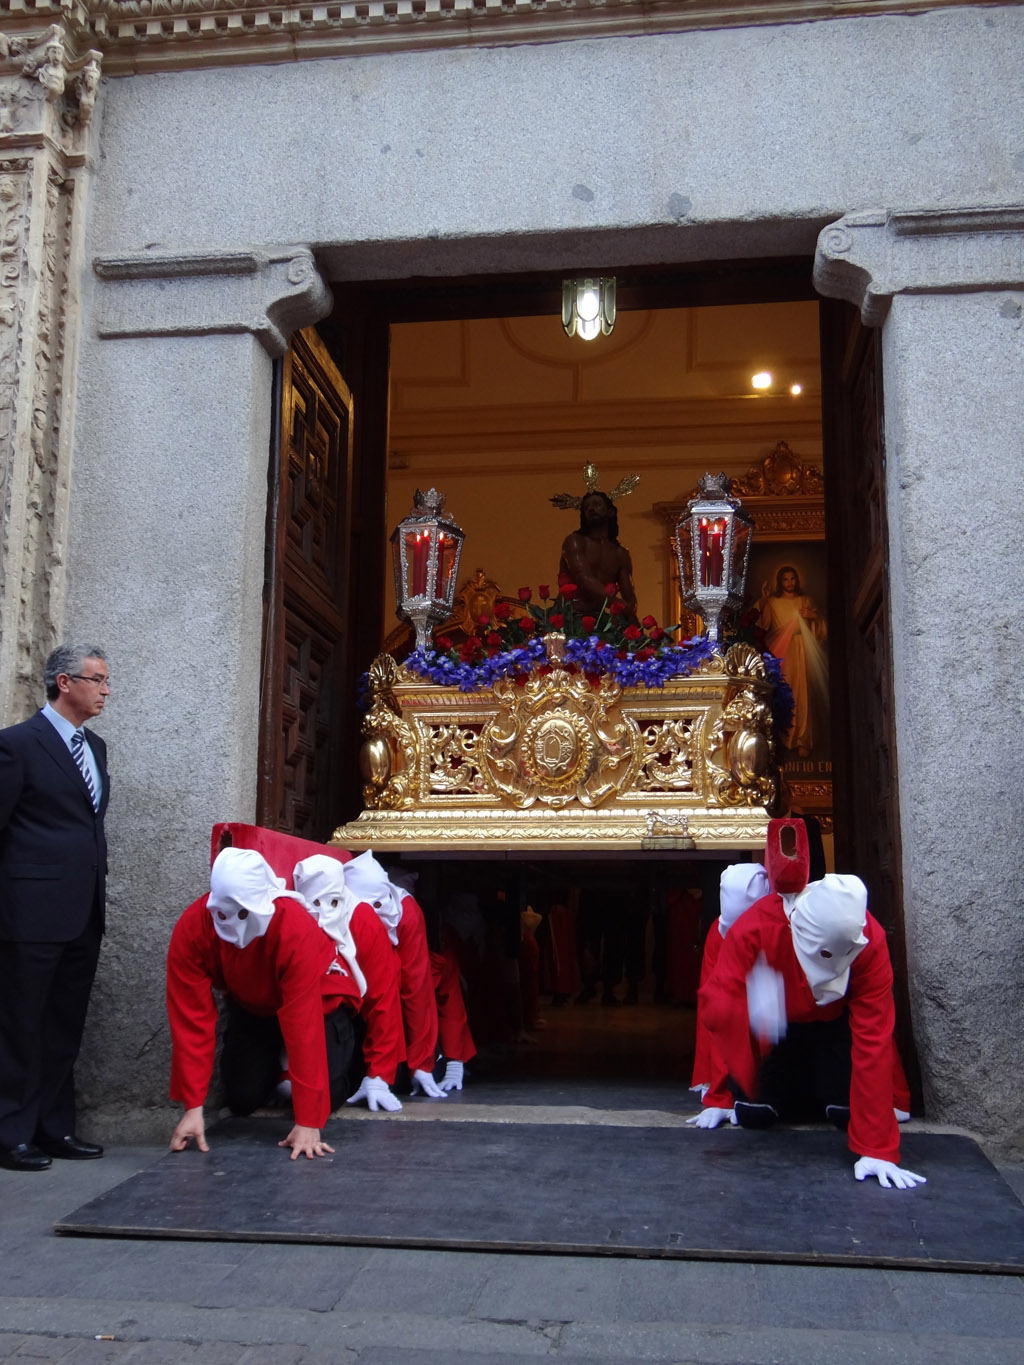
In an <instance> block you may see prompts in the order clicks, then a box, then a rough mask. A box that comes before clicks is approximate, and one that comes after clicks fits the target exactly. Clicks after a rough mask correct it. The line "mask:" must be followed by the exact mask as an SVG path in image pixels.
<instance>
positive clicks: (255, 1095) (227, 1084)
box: [220, 1000, 362, 1115]
mask: <svg viewBox="0 0 1024 1365" xmlns="http://www.w3.org/2000/svg"><path fill="white" fill-rule="evenodd" d="M359 1032H361V1031H359ZM359 1032H357V1029H356V1020H355V1019H354V1017H353V1015H352V1013H351V1011H350V1010H348V1009H346V1007H345V1006H344V1005H341V1006H339V1007H338V1009H336V1010H335V1011H334V1013H333V1014H325V1015H324V1041H325V1043H326V1045H327V1075H328V1077H329V1080H330V1087H331V1108H332V1109H337V1107H338V1105H340V1104H343V1103H344V1102H345V1100H346V1099H347V1098H348V1096H349V1095H350V1094H351V1093H352V1091H353V1090H355V1089H356V1088H357V1086H358V1084H359V1081H358V1079H357V1080H356V1082H355V1084H352V1075H353V1073H354V1072H358V1071H359V1069H360V1068H361V1066H362V1050H361V1047H360V1041H361V1039H360V1037H359ZM283 1047H284V1038H283V1036H282V1034H281V1025H280V1024H279V1023H278V1022H277V1016H276V1015H273V1014H272V1015H269V1016H262V1015H256V1014H250V1013H249V1012H248V1010H244V1009H243V1008H242V1006H241V1005H239V1004H238V1002H237V1001H234V1000H229V1001H228V1002H227V1027H226V1028H225V1031H224V1047H223V1049H222V1051H221V1056H220V1072H221V1080H222V1081H223V1083H224V1095H225V1099H226V1100H227V1104H228V1108H229V1109H230V1110H231V1112H232V1113H233V1114H239V1115H241V1114H251V1113H252V1111H253V1110H254V1109H259V1108H260V1106H261V1105H264V1104H266V1103H267V1101H268V1100H269V1099H270V1098H271V1097H272V1096H273V1094H274V1087H275V1086H276V1085H277V1082H278V1078H279V1077H280V1074H281V1060H280V1059H281V1049H282V1048H283ZM360 1075H361V1072H360Z"/></svg>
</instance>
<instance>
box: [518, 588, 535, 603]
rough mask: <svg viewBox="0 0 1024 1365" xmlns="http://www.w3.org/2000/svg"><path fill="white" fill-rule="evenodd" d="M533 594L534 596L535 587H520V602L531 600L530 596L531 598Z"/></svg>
mask: <svg viewBox="0 0 1024 1365" xmlns="http://www.w3.org/2000/svg"><path fill="white" fill-rule="evenodd" d="M532 596H533V589H532V588H520V589H519V600H520V602H529V600H530V598H531V597H532Z"/></svg>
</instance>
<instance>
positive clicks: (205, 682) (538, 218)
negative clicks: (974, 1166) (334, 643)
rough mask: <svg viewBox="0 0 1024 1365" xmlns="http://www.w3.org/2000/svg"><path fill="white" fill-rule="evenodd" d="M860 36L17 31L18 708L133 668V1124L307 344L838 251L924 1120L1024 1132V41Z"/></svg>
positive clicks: (411, 17) (132, 5)
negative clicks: (879, 581)
mask: <svg viewBox="0 0 1024 1365" xmlns="http://www.w3.org/2000/svg"><path fill="white" fill-rule="evenodd" d="M835 8H836V7H835V6H833V5H813V4H807V5H798V4H789V5H786V4H783V5H778V6H765V5H761V6H758V7H756V8H755V7H749V6H743V5H738V4H734V5H731V6H726V5H723V4H715V3H712V2H711V0H708V3H706V4H704V5H703V6H697V7H693V6H690V5H687V4H684V3H674V2H673V0H664V2H663V3H662V4H660V5H655V6H650V5H640V4H631V3H628V2H627V0H621V3H618V4H605V5H587V6H584V5H581V4H576V5H557V6H556V5H554V4H553V3H546V4H540V5H531V6H525V5H521V4H518V3H513V2H512V0H506V2H504V3H500V4H490V3H484V2H483V0H465V3H452V4H446V3H442V0H438V3H437V4H432V3H431V0H423V3H422V4H420V3H417V0H408V3H406V0H396V3H395V4H393V5H391V4H387V3H379V4H378V3H376V2H374V3H368V4H333V5H332V4H326V5H323V6H316V5H312V6H308V7H303V6H299V7H295V8H292V9H282V8H275V9H270V8H267V7H262V6H260V5H257V4H242V3H236V0H230V3H229V0H219V3H218V2H217V0H207V3H201V2H200V0H128V2H127V3H115V0H97V3H94V4H93V5H92V6H86V5H84V4H83V5H82V6H80V7H79V8H77V9H76V8H74V7H73V6H65V8H63V9H61V10H59V11H58V10H56V9H55V10H54V16H53V22H54V24H55V26H56V27H55V29H54V30H46V29H43V28H42V27H41V26H40V14H41V13H43V12H45V10H46V7H45V6H36V7H35V8H34V9H33V10H32V11H31V12H29V11H27V10H26V9H25V8H24V7H23V6H22V5H20V4H18V5H15V3H14V0H3V4H2V8H0V13H3V15H4V18H5V20H7V19H8V18H10V20H11V22H10V24H5V31H8V32H9V33H10V34H11V35H12V36H10V37H9V38H8V40H7V41H6V45H5V46H4V48H3V65H2V67H0V91H2V92H3V100H4V103H3V105H2V113H0V118H2V122H0V156H2V158H3V164H2V166H0V196H2V197H0V213H2V214H3V215H4V217H3V223H4V231H3V236H2V239H0V249H2V251H3V253H4V255H3V266H2V268H3V275H2V278H0V290H6V291H7V293H6V296H5V297H4V299H3V301H2V303H0V347H3V346H5V345H7V346H12V345H13V346H14V352H13V353H14V354H16V355H17V364H16V367H15V369H14V371H13V373H14V380H13V381H9V380H8V378H7V376H8V374H9V373H10V371H9V369H8V368H7V367H5V369H4V372H3V381H2V382H3V383H4V384H5V387H4V388H3V389H2V390H0V421H3V420H4V419H5V418H7V419H8V423H7V427H6V434H5V432H4V429H0V460H2V462H3V463H2V466H0V477H2V479H3V485H2V486H3V507H4V512H3V518H4V519H3V542H2V544H3V556H4V559H3V569H4V588H3V597H2V600H0V608H2V612H3V614H2V616H0V629H2V632H3V633H2V637H0V640H2V643H0V662H2V664H3V683H2V694H3V698H4V703H5V708H6V709H5V712H4V715H5V718H6V719H7V720H14V719H19V718H20V716H21V715H23V714H24V713H25V710H26V709H27V706H28V704H29V700H30V694H31V693H32V685H31V679H32V677H33V676H35V674H36V671H37V669H38V664H39V661H40V659H41V657H42V655H43V654H44V653H45V650H46V647H47V646H48V645H49V643H51V642H52V640H53V639H54V638H55V637H56V636H57V635H59V634H61V633H62V631H63V629H64V627H65V625H66V624H67V625H68V626H69V627H72V628H73V631H74V633H75V634H83V633H84V634H86V635H89V636H90V637H96V638H99V639H101V640H104V641H106V642H107V645H108V648H109V650H110V653H111V658H112V660H113V668H112V672H113V674H114V680H115V693H114V697H113V699H112V704H111V710H110V716H109V717H108V718H105V720H104V729H105V733H106V736H107V738H108V740H109V742H110V745H111V755H112V770H113V776H114V789H113V790H114V800H113V803H112V806H111V813H110V817H109V823H110V833H111V836H112V839H111V843H112V848H113V850H114V852H113V865H112V880H111V933H110V936H109V941H108V944H107V946H106V948H105V950H104V957H103V961H102V963H101V973H100V979H99V981H98V985H97V991H96V996H95V1006H94V1009H93V1012H92V1016H91V1021H90V1028H89V1033H88V1036H87V1043H86V1055H85V1057H84V1059H83V1067H82V1079H83V1082H84V1087H85V1096H84V1098H85V1101H86V1104H87V1105H88V1107H89V1108H90V1109H91V1111H92V1119H93V1124H94V1125H95V1127H96V1129H97V1130H98V1131H99V1130H103V1129H107V1130H108V1131H110V1130H113V1129H114V1128H115V1126H116V1129H117V1131H118V1132H122V1133H123V1132H124V1131H126V1129H125V1126H124V1125H125V1123H126V1122H127V1124H128V1125H129V1130H131V1131H135V1132H142V1131H144V1130H145V1131H149V1130H150V1129H152V1130H153V1131H156V1130H160V1131H162V1127H163V1126H164V1125H166V1123H167V1121H168V1115H167V1113H166V1111H165V1110H164V1109H162V1108H161V1106H162V1105H163V1099H162V1097H163V1096H164V1095H165V1093H166V1076H167V1036H166V1024H165V1021H164V1015H163V1002H162V988H161V975H162V953H163V947H164V945H165V944H166V940H167V936H168V934H169V930H170V926H171V924H172V923H173V920H174V918H175V916H176V915H177V913H178V912H179V911H180V909H181V908H182V907H183V905H184V904H185V903H186V902H187V901H188V900H189V899H191V897H192V896H194V895H195V894H196V893H197V891H199V890H201V888H202V885H203V882H204V873H205V864H206V860H205V856H204V855H205V843H206V840H207V838H208V835H209V829H210V826H211V824H212V823H213V822H214V821H215V820H218V819H242V820H244V819H248V818H251V817H252V814H253V811H254V801H255V772H256V747H257V739H256V721H257V716H258V708H259V682H260V658H259V640H260V611H261V594H262V588H263V519H264V514H265V507H266V469H267V448H268V438H269V421H270V372H271V364H270V357H271V356H272V355H274V354H277V353H279V351H280V349H281V347H282V345H283V344H284V342H285V341H286V339H287V336H288V334H289V333H290V331H291V330H292V329H294V328H296V327H299V326H302V325H305V324H306V323H309V322H311V321H314V320H315V319H316V318H318V317H320V316H322V315H323V314H324V312H325V311H326V310H327V308H328V307H329V295H328V292H327V288H326V283H325V282H329V281H331V280H340V279H384V278H406V277H408V276H411V275H415V274H429V275H438V276H444V275H460V274H469V273H474V272H483V273H494V274H500V273H503V272H506V273H507V272H509V271H518V270H530V269H548V270H550V269H568V268H571V267H573V266H576V265H593V264H594V262H599V263H600V262H603V261H619V262H631V263H636V264H640V263H645V262H657V263H666V264H674V263H683V262H688V261H701V260H717V261H723V260H728V259H735V258H741V257H747V258H749V257H757V256H760V257H772V256H778V255H783V254H792V253H801V252H803V253H806V254H808V255H810V254H812V253H813V252H814V250H815V247H816V245H817V266H816V275H815V278H816V281H817V284H818V287H819V289H820V290H821V291H822V292H823V293H827V294H837V295H839V296H841V297H845V298H848V299H852V300H854V301H855V302H857V303H858V305H859V306H860V307H861V309H862V314H863V317H864V319H865V321H866V322H867V323H868V324H869V325H872V326H879V327H881V328H882V332H883V350H884V376H885V408H886V421H887V450H888V488H887V492H888V502H889V509H888V510H889V521H890V542H891V543H890V573H891V581H892V627H893V642H894V645H893V648H894V669H895V685H896V704H897V715H896V721H897V740H898V745H899V754H900V757H899V781H900V791H901V803H902V821H903V845H904V882H905V912H906V921H907V934H908V948H909V952H910V958H911V970H912V982H911V986H912V992H913V1003H914V1009H915V1026H916V1028H917V1032H918V1037H919V1041H920V1044H921V1051H922V1062H923V1066H924V1072H925V1085H926V1099H927V1101H928V1105H929V1113H930V1117H933V1118H936V1119H942V1120H944V1121H947V1122H958V1123H962V1124H965V1125H967V1126H970V1127H974V1128H976V1129H978V1130H979V1131H982V1132H984V1134H985V1135H986V1136H987V1137H989V1138H990V1139H991V1140H992V1141H993V1142H995V1143H998V1144H1001V1145H1003V1146H1007V1147H1009V1146H1013V1145H1015V1144H1016V1145H1018V1146H1020V1145H1021V1144H1022V1143H1024V1100H1022V1098H1021V1095H1020V1093H1019V1088H1018V1087H1015V1086H1013V1085H1012V1084H1009V1083H1007V1077H1008V1075H1009V1076H1010V1077H1012V1074H1013V1049H1014V1046H1015V1043H1016V1039H1017V1038H1018V1037H1019V1036H1020V1034H1021V1025H1022V1023H1024V1019H1022V1012H1024V1010H1022V1005H1021V1003H1020V1001H1021V993H1020V990H1019V981H1020V976H1021V966H1022V959H1024V946H1022V942H1021V935H1020V933H1019V928H1018V926H1017V924H1016V919H1017V916H1016V906H1017V901H1018V899H1019V893H1018V892H1017V890H1016V884H1015V862H1014V861H1011V859H1012V852H1011V850H1013V849H1014V848H1015V841H1014V840H1013V838H1012V834H1013V832H1015V831H1016V829H1018V828H1019V827H1020V815H1021V798H1020V795H1019V783H1016V782H1015V775H1016V773H1017V771H1019V769H1020V767H1021V763H1022V760H1024V753H1022V748H1024V744H1022V739H1021V733H1022V730H1021V726H1020V724H1019V716H1018V715H1017V712H1018V711H1019V707H1018V705H1017V703H1016V701H1015V700H1014V698H1015V695H1016V694H1015V690H1014V684H1015V680H1016V675H1017V672H1018V671H1019V667H1020V662H1021V659H1022V649H1021V644H1022V640H1021V626H1020V623H1019V620H1018V619H1017V617H1016V616H1015V614H1014V612H1013V611H1012V609H1011V607H1010V604H1011V603H1015V602H1016V600H1017V598H1018V596H1019V595H1020V589H1021V588H1022V587H1024V584H1022V582H1021V578H1022V574H1024V570H1022V557H1021V555H1020V553H1019V551H1018V550H1017V547H1016V545H1015V543H1014V539H1013V532H1014V529H1015V528H1016V526H1017V525H1019V522H1020V519H1019V515H1018V516H1015V513H1019V511H1020V504H1021V497H1022V494H1021V487H1022V480H1021V473H1020V470H1021V460H1020V435H1019V428H1020V414H1019V393H1020V375H1021V360H1022V358H1024V357H1022V348H1024V341H1022V337H1024V334H1022V330H1021V315H1022V301H1024V269H1022V259H1021V258H1022V246H1021V243H1022V241H1024V237H1022V233H1021V226H1022V221H1021V213H1020V205H1021V204H1022V203H1024V146H1022V143H1021V138H1020V128H1021V127H1022V126H1024V89H1022V87H1021V83H1020V80H1019V71H1018V65H1019V64H1018V61H1017V55H1018V54H1019V52H1020V51H1021V47H1022V40H1024V10H1022V9H1021V8H1020V7H1019V6H1015V5H1004V6H999V5H993V6H978V5H961V6H945V5H936V4H931V5H914V4H904V5H901V6H893V7H892V12H880V11H885V10H887V9H888V8H889V7H887V6H879V5H877V4H850V5H846V6H843V7H842V9H843V17H841V18H836V17H830V16H831V15H832V14H833V13H834V10H835ZM773 21H774V22H773ZM32 25H34V28H32V27H31V26H32ZM30 29H31V31H30ZM53 34H56V36H52V35H53ZM48 35H50V40H49V42H48V41H47V39H48ZM58 37H59V38H60V42H61V44H62V49H61V50H62V53H63V54H64V55H63V56H61V57H60V60H57V57H58V54H57V49H56V44H57V38H58ZM48 49H52V51H50V50H48ZM96 54H98V55H96ZM33 63H35V66H34V67H33ZM101 63H102V67H103V70H104V73H105V79H104V81H103V84H102V87H101V89H100V93H99V101H98V105H97V118H96V119H94V120H93V122H94V124H97V125H98V126H96V127H94V128H93V129H92V131H91V135H90V136H91V140H89V141H87V127H86V125H87V124H88V114H89V112H90V110H91V101H92V99H93V98H95V94H96V89H95V84H96V77H97V76H98V74H99V69H100V64H101ZM58 70H59V72H60V73H62V79H63V89H62V92H61V94H60V96H59V98H58V97H57V96H56V94H54V95H53V98H51V89H50V86H49V85H47V81H48V80H52V84H53V86H54V87H55V86H56V84H57V83H58V80H57V75H56V74H52V75H51V72H57V71H58ZM44 71H45V72H46V75H45V78H44V74H43V73H44ZM29 95H30V96H31V98H30V99H29V98H28V96H29ZM30 110H31V111H35V112H32V113H31V118H29V111H30ZM46 119H49V120H50V123H49V125H46V123H45V120H46ZM47 127H49V131H47ZM25 139H28V140H27V141H26V140H25ZM32 139H35V141H34V142H32ZM26 149H27V150H26ZM89 157H91V158H92V161H91V163H90V161H89V159H88V158H89ZM22 162H24V163H25V164H24V166H23V167H22V169H20V170H19V169H18V167H19V166H21V164H22ZM90 165H91V167H92V169H90ZM86 186H88V188H89V194H90V199H89V204H88V215H87V224H86V215H85V214H84V213H83V212H82V206H81V197H82V191H83V190H84V188H86ZM72 190H73V192H74V193H73V194H72ZM83 232H86V233H87V243H86V246H85V249H84V253H83V251H82V248H81V247H80V245H79V243H80V240H81V235H82V233H83ZM86 262H88V264H86ZM79 293H80V294H81V300H82V304H81V312H79V309H78V304H77V298H78V295H79ZM8 319H10V321H8ZM5 329H6V330H5ZM76 347H77V359H76ZM12 385H13V386H12ZM72 396H73V397H74V405H73V412H72V404H71V398H72ZM72 416H73V419H74V430H73V436H72V433H71V425H72V421H71V419H72ZM34 433H35V435H34ZM33 442H35V443H34V444H33ZM982 527H983V528H984V529H985V531H986V532H987V533H986V534H983V533H982V529H981V528H982ZM981 569H985V570H986V571H987V572H988V574H989V578H988V580H987V585H984V586H980V587H979V580H978V573H979V570H981Z"/></svg>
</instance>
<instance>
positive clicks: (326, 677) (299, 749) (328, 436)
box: [257, 328, 353, 840]
mask: <svg viewBox="0 0 1024 1365" xmlns="http://www.w3.org/2000/svg"><path fill="white" fill-rule="evenodd" d="M275 399H276V402H275V409H276V413H277V415H278V416H279V426H278V430H277V432H276V433H275V441H274V450H273V451H272V457H271V470H270V481H271V483H270V489H269V498H268V515H267V589H266V600H265V604H264V660H263V697H262V705H261V712H262V715H261V735H260V741H261V742H260V782H259V796H258V805H257V819H258V821H259V823H260V824H263V825H266V826H269V827H270V828H273V829H279V830H283V831H286V832H287V833H290V834H298V835H302V836H303V837H305V838H310V839H318V840H325V839H328V838H330V835H331V832H332V831H333V829H334V827H335V826H336V825H337V823H338V814H339V811H338V805H339V795H338V792H339V766H340V754H341V743H340V734H339V730H340V726H339V717H340V716H341V715H342V713H343V710H344V706H343V698H344V696H345V692H346V667H347V657H346V634H347V631H346V626H347V621H346V611H347V605H346V604H347V597H348V591H349V583H348V543H349V538H350V530H349V520H350V485H351V477H352V408H353V405H352V397H351V394H350V393H349V390H348V387H347V385H346V384H345V381H344V380H343V379H342V377H341V374H340V373H339V371H338V369H337V367H336V366H335V364H334V362H333V361H332V359H331V357H330V355H329V354H328V352H327V349H326V347H325V346H324V344H323V342H322V341H321V339H320V337H319V336H318V335H317V333H316V331H315V329H313V328H308V329H306V330H305V331H303V332H300V333H298V334H297V335H296V336H295V337H293V338H292V344H291V347H290V348H289V351H288V353H287V355H286V356H285V358H284V361H283V362H282V366H281V369H280V376H279V386H278V392H277V394H276V395H275Z"/></svg>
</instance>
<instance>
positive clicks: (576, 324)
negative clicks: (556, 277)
mask: <svg viewBox="0 0 1024 1365" xmlns="http://www.w3.org/2000/svg"><path fill="white" fill-rule="evenodd" d="M562 326H563V327H564V328H565V334H566V336H570V337H574V336H579V337H582V338H583V340H584V341H593V340H594V338H595V337H597V336H601V335H604V336H607V335H608V333H609V332H610V331H611V330H612V328H613V327H614V326H615V276H614V275H608V276H605V277H603V278H600V279H588V280H563V281H562Z"/></svg>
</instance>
